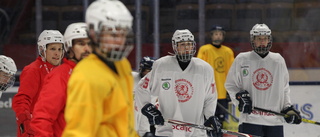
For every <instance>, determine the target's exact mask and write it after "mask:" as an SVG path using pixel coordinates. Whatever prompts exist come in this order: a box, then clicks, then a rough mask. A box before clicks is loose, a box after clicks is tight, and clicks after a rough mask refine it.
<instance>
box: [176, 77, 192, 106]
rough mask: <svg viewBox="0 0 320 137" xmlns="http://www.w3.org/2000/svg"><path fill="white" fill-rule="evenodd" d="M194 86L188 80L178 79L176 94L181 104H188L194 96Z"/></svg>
mask: <svg viewBox="0 0 320 137" xmlns="http://www.w3.org/2000/svg"><path fill="white" fill-rule="evenodd" d="M193 92H194V89H193V86H192V84H191V83H190V82H189V81H188V80H186V79H178V80H176V81H175V93H176V96H177V97H178V100H179V102H187V101H189V100H190V99H191V98H192V96H193Z"/></svg>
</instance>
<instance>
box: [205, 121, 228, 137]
mask: <svg viewBox="0 0 320 137" xmlns="http://www.w3.org/2000/svg"><path fill="white" fill-rule="evenodd" d="M203 125H205V126H206V127H212V128H213V129H214V130H207V135H208V137H222V135H223V134H222V131H221V123H220V122H219V119H218V118H217V117H216V116H211V117H209V119H207V120H206V122H204V124H203Z"/></svg>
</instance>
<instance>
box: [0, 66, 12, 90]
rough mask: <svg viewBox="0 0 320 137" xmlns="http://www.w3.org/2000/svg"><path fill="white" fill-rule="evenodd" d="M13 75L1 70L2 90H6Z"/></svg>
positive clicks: (0, 85) (0, 81)
mask: <svg viewBox="0 0 320 137" xmlns="http://www.w3.org/2000/svg"><path fill="white" fill-rule="evenodd" d="M12 77H14V76H13V75H10V74H7V73H5V72H3V71H0V91H5V90H6V88H7V87H8V83H9V82H10V81H11V80H12Z"/></svg>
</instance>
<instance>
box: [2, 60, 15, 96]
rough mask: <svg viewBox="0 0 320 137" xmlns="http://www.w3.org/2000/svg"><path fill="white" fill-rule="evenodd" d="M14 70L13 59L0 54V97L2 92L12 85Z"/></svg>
mask: <svg viewBox="0 0 320 137" xmlns="http://www.w3.org/2000/svg"><path fill="white" fill-rule="evenodd" d="M16 72H17V67H16V64H15V63H14V61H13V59H12V58H10V57H7V56H4V55H0V98H1V94H2V92H4V91H6V90H7V89H8V88H10V87H11V86H13V84H14V81H15V77H14V76H15V74H16Z"/></svg>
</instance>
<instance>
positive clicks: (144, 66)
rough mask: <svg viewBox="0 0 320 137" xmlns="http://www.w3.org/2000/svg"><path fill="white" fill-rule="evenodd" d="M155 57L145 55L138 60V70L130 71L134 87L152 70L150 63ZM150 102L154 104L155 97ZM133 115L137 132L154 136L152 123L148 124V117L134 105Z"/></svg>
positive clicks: (141, 134) (140, 134) (151, 63)
mask: <svg viewBox="0 0 320 137" xmlns="http://www.w3.org/2000/svg"><path fill="white" fill-rule="evenodd" d="M154 61H155V59H154V58H153V57H148V56H145V57H143V58H142V59H141V61H140V67H139V72H134V71H133V72H132V76H133V79H134V88H136V87H137V85H138V82H139V81H140V80H141V78H143V77H144V76H145V75H146V74H148V73H149V72H150V71H151V70H152V65H153V62H154ZM152 99H153V100H152V103H153V104H155V102H156V99H157V97H153V98H152ZM134 117H135V129H136V131H137V132H138V134H139V136H141V137H142V136H143V137H147V136H154V132H155V128H154V125H150V124H149V122H148V119H147V118H146V117H145V116H142V115H141V113H140V111H139V110H138V109H137V107H136V105H135V111H134Z"/></svg>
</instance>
